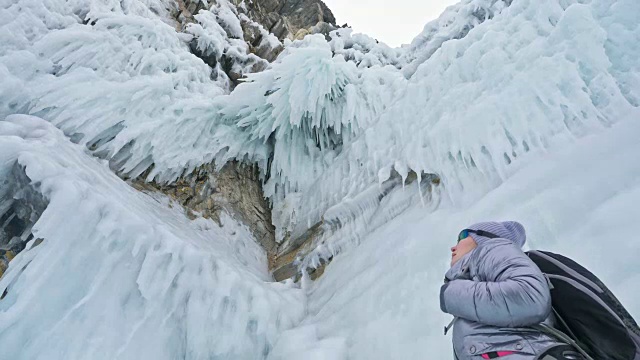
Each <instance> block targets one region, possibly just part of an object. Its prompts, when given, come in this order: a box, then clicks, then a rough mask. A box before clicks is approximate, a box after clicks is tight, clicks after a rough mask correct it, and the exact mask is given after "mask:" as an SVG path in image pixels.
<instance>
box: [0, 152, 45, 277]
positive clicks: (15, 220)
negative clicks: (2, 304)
mask: <svg viewBox="0 0 640 360" xmlns="http://www.w3.org/2000/svg"><path fill="white" fill-rule="evenodd" d="M47 204H48V203H47V201H46V200H45V199H44V197H43V196H42V195H41V194H40V192H38V191H37V190H36V189H35V188H34V186H33V185H32V184H31V180H30V179H29V178H28V177H27V175H26V174H25V172H24V169H22V168H21V167H20V166H18V165H17V164H16V165H14V167H13V168H12V171H11V175H10V176H9V177H8V180H7V181H5V182H4V183H2V184H0V276H2V275H3V274H4V272H5V271H6V269H7V267H8V266H9V261H11V260H12V259H13V258H14V257H15V256H16V255H17V254H18V253H19V252H21V251H22V250H24V248H25V247H26V245H27V243H28V242H30V241H31V240H33V234H32V233H31V229H32V227H33V225H34V224H35V223H36V221H38V219H39V218H40V216H41V215H42V213H43V212H44V210H45V208H46V207H47ZM40 241H41V239H36V241H35V242H34V244H33V245H34V246H35V245H38V244H39V243H40Z"/></svg>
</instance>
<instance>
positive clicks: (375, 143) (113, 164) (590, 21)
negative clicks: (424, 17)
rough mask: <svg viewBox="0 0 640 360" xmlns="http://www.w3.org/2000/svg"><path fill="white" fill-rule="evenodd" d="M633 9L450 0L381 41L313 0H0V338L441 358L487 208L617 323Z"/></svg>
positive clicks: (634, 185) (633, 172) (27, 347)
mask: <svg viewBox="0 0 640 360" xmlns="http://www.w3.org/2000/svg"><path fill="white" fill-rule="evenodd" d="M296 6H302V7H300V9H303V10H301V11H297V10H296V9H297V8H296ZM638 19H640V3H638V2H637V1H635V0H617V1H614V0H587V1H577V0H575V1H574V0H537V1H532V0H512V1H506V0H463V1H461V2H460V3H459V4H457V5H454V6H452V7H450V8H448V9H447V10H446V11H445V12H444V13H443V15H442V16H441V17H440V18H438V19H436V20H434V21H433V22H431V23H429V24H427V25H426V26H425V28H424V31H423V32H422V33H421V34H419V35H418V36H417V37H416V38H415V40H414V41H413V42H412V44H411V45H410V46H408V47H404V48H398V49H393V48H390V47H388V46H386V45H385V44H382V43H379V42H377V41H376V40H374V39H372V38H370V37H368V36H366V35H363V34H354V33H353V32H352V31H351V29H349V28H337V27H336V26H335V20H334V19H333V16H332V15H331V13H330V11H329V10H328V9H327V8H326V6H324V4H322V2H321V1H300V2H295V1H256V0H254V1H252V2H229V1H227V0H218V1H212V2H207V1H182V0H176V1H173V0H126V1H113V0H98V1H89V0H72V1H61V0H46V1H41V0H0V20H1V21H0V24H2V25H0V78H1V79H2V82H1V83H0V119H2V121H0V184H1V185H2V186H1V187H0V227H1V228H2V230H1V231H0V252H2V253H0V255H1V256H2V259H0V260H1V263H0V265H2V269H4V268H6V266H7V265H8V268H7V269H6V272H5V273H4V275H3V277H2V278H1V279H0V293H2V299H1V300H0V349H2V350H1V353H2V354H3V356H6V357H8V358H12V359H85V358H92V359H94V358H95V359H102V358H104V359H175V358H180V359H211V358H215V359H257V358H270V359H299V358H318V359H341V358H344V359H346V358H349V359H360V358H362V359H371V358H379V359H389V358H406V359H409V358H422V357H424V355H425V354H427V353H428V354H438V355H439V356H442V358H448V357H449V346H448V345H447V341H448V340H447V339H445V338H443V336H442V335H441V325H442V324H443V323H444V322H446V317H445V316H444V315H443V314H441V313H440V311H439V307H438V306H437V289H438V287H439V284H440V282H441V279H442V274H443V272H444V271H445V270H446V263H447V261H446V258H447V251H448V247H449V246H450V244H451V243H452V239H453V237H454V236H455V234H456V233H457V232H458V230H459V229H460V228H461V227H464V226H465V225H467V223H469V222H475V221H478V220H487V219H507V218H509V219H515V220H519V221H521V222H523V223H524V224H525V226H526V227H527V229H528V231H529V238H530V241H529V244H530V246H531V247H536V248H537V247H541V248H545V249H549V250H556V251H561V252H566V253H569V254H571V256H572V257H573V258H575V259H577V260H579V261H580V262H583V263H584V264H585V265H587V266H588V267H589V268H591V269H593V270H594V271H595V272H596V273H597V274H598V275H600V276H601V277H602V278H603V279H604V280H605V281H606V282H607V284H610V286H611V288H612V289H613V290H614V292H616V294H618V295H619V297H620V299H621V300H622V302H623V303H624V304H625V305H626V306H627V307H628V308H629V310H630V311H631V313H632V314H634V315H636V316H637V314H640V302H638V300H637V298H638V296H637V293H636V292H634V289H633V286H631V284H633V283H635V282H637V281H638V280H640V272H638V271H637V266H636V260H635V259H634V257H633V254H635V253H637V252H638V250H639V249H638V245H637V244H636V243H635V242H633V241H630V240H629V237H628V234H630V233H633V230H634V226H635V221H636V216H635V213H636V212H635V211H634V204H636V203H637V201H638V200H640V193H639V192H638V190H639V187H638V184H640V168H639V167H638V165H639V164H640V162H638V161H637V160H636V159H635V158H636V156H635V155H636V154H638V151H639V150H640V149H639V148H638V144H640V142H638V141H637V140H636V138H637V135H638V134H640V128H639V127H638V117H639V116H640V109H639V108H640V61H638V59H639V58H640V47H639V46H638V44H640V22H638ZM278 24H279V25H278ZM263 196H265V197H266V201H263V200H262V197H263ZM183 207H186V208H183ZM269 210H270V212H271V213H269V214H267V212H269ZM260 245H262V246H260ZM265 248H266V250H267V254H265V252H264V250H265ZM271 256H276V257H277V258H276V259H275V260H274V258H269V257H271ZM9 260H10V262H9ZM329 261H331V264H330V265H328V266H327V267H326V268H324V267H323V266H324V265H326V264H327V263H328V262H329ZM274 266H275V267H276V268H278V270H282V271H277V272H276V275H277V276H276V277H278V278H281V277H288V276H290V275H295V271H298V270H301V271H302V272H303V273H305V274H306V271H307V270H306V269H314V268H319V269H318V270H317V271H316V273H315V274H314V276H313V277H314V278H315V277H317V275H318V274H319V273H320V272H322V271H324V275H323V276H322V277H320V278H319V279H317V280H315V281H311V280H310V279H309V278H308V277H307V276H306V275H305V276H303V277H302V279H301V281H300V282H298V283H294V282H293V281H292V280H288V281H283V282H280V283H279V282H274V281H273V277H272V273H271V272H270V271H269V267H271V268H273V267H274ZM292 271H293V272H292Z"/></svg>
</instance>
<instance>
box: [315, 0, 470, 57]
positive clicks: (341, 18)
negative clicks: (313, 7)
mask: <svg viewBox="0 0 640 360" xmlns="http://www.w3.org/2000/svg"><path fill="white" fill-rule="evenodd" d="M323 1H324V3H325V4H327V6H328V7H329V9H331V11H332V12H333V15H334V16H335V17H336V23H337V24H338V25H339V26H340V25H342V24H344V23H348V24H349V26H351V27H352V28H353V31H354V32H359V33H364V34H367V35H369V36H371V37H373V38H375V39H378V40H379V41H382V42H384V43H386V44H387V45H389V46H391V47H396V46H400V45H401V44H408V43H410V42H411V40H413V38H414V37H415V36H416V35H418V34H419V33H420V32H421V31H422V28H423V27H424V25H425V24H426V23H427V22H429V21H430V20H433V19H435V18H437V17H438V16H439V15H440V14H441V13H442V11H443V10H444V9H445V8H446V7H447V6H449V5H453V4H455V3H457V2H458V1H459V0H323Z"/></svg>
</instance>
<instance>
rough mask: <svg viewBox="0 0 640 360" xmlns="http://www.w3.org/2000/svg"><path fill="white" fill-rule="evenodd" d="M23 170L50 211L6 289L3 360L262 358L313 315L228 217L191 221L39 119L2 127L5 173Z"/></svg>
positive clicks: (10, 121)
mask: <svg viewBox="0 0 640 360" xmlns="http://www.w3.org/2000/svg"><path fill="white" fill-rule="evenodd" d="M16 162H17V164H18V165H19V166H21V167H23V168H24V171H25V173H26V175H27V176H28V177H29V179H31V181H32V183H33V184H35V185H36V186H37V188H38V189H39V191H40V192H41V193H42V194H43V195H44V196H45V198H46V199H47V200H48V202H49V205H48V206H47V208H46V210H45V212H44V213H43V214H42V216H41V217H40V219H39V220H38V222H37V223H36V224H35V226H34V228H33V233H34V236H35V237H36V238H42V239H44V241H43V242H42V243H41V244H40V245H38V246H36V247H33V248H32V249H30V250H26V251H23V252H21V253H20V254H18V256H17V257H16V258H15V259H14V260H13V261H12V262H11V266H10V268H9V270H8V272H7V273H6V274H5V275H4V276H3V278H2V280H0V289H2V290H1V291H0V292H2V291H4V290H5V289H7V295H6V297H5V298H4V299H3V300H2V301H0V346H2V349H3V355H2V356H3V357H6V358H7V359H34V360H35V359H105V360H106V359H110V360H111V359H177V358H181V359H211V358H217V359H259V358H262V357H264V356H265V354H267V353H268V352H269V349H270V348H271V347H272V345H273V343H274V342H275V339H276V337H277V335H278V334H279V333H280V332H281V331H283V330H286V329H287V328H290V327H291V326H293V325H294V324H295V323H297V322H298V321H300V319H301V318H302V316H303V315H304V304H305V299H304V294H303V293H302V292H301V290H300V289H297V288H296V287H293V286H291V284H284V283H273V282H269V280H270V275H269V274H268V272H267V263H266V256H265V254H264V252H263V251H262V249H261V248H260V247H259V245H258V243H257V242H256V241H255V240H254V239H253V236H252V235H251V233H250V231H249V229H248V228H246V227H245V226H241V225H240V224H238V223H237V222H236V221H234V220H233V219H231V218H230V217H229V216H227V215H224V216H223V217H222V219H221V220H222V223H223V226H222V227H220V226H218V225H217V224H216V223H215V222H213V221H212V220H207V219H203V218H199V219H197V220H195V221H190V220H189V219H187V218H186V216H185V215H184V211H183V210H182V209H181V208H180V206H179V205H178V204H171V203H170V201H169V200H168V199H167V198H164V197H158V196H157V195H156V196H155V197H154V196H150V195H147V194H143V193H140V192H138V191H137V190H135V189H133V188H132V187H130V186H129V185H128V184H126V183H125V182H124V181H122V180H121V179H120V178H118V177H117V176H116V175H114V174H113V173H112V172H111V171H110V170H109V168H108V166H107V163H106V162H105V161H101V160H98V159H95V158H92V157H91V156H90V155H88V154H86V152H85V151H84V150H83V147H82V146H80V145H75V144H72V143H70V142H69V141H68V139H67V138H66V137H65V136H64V135H63V134H62V132H61V131H60V130H58V129H56V128H54V127H53V126H52V125H51V124H50V123H47V122H45V121H44V120H42V119H38V118H35V117H29V116H25V115H13V116H10V117H8V118H7V120H6V121H2V122H0V164H2V166H1V167H0V174H3V173H6V171H8V169H10V168H11V167H12V166H13V165H14V164H16ZM29 246H31V245H28V247H29Z"/></svg>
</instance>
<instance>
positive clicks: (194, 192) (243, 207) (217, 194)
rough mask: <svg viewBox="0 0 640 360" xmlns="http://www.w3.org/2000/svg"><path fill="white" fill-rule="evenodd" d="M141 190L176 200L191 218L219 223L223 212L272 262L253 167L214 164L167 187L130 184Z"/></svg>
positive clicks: (267, 218)
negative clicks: (241, 225) (239, 224)
mask: <svg viewBox="0 0 640 360" xmlns="http://www.w3.org/2000/svg"><path fill="white" fill-rule="evenodd" d="M131 184H132V186H134V187H135V188H137V189H139V190H143V191H160V192H162V193H164V194H166V195H169V196H170V197H171V198H173V199H174V200H176V201H177V202H178V203H180V204H181V205H182V206H184V207H185V209H186V210H187V215H188V216H189V217H191V218H195V217H196V216H203V217H205V218H210V219H213V220H215V221H216V222H218V223H219V224H220V212H221V211H226V212H227V213H229V214H230V215H231V216H233V217H234V218H235V219H237V220H239V221H241V222H242V223H244V224H245V225H246V226H247V227H248V228H249V229H250V230H251V232H252V233H253V235H254V236H255V238H256V240H257V241H258V242H259V243H260V245H262V247H263V248H264V249H265V251H266V252H267V255H269V258H270V259H272V258H273V256H275V252H276V248H277V245H276V241H275V228H274V227H273V225H272V224H271V209H270V207H269V204H268V202H267V200H266V199H265V198H264V195H263V193H262V183H261V181H260V177H259V174H258V169H257V167H255V166H247V165H243V164H242V163H239V162H230V163H228V164H226V165H225V166H224V167H223V168H222V169H221V170H220V171H216V170H215V169H214V167H213V165H206V166H202V167H200V168H198V169H196V170H195V171H193V172H192V173H191V174H188V175H186V176H183V177H182V178H180V179H179V180H178V181H176V182H175V183H172V184H168V185H159V184H156V183H145V182H143V181H141V180H134V181H132V182H131Z"/></svg>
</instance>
